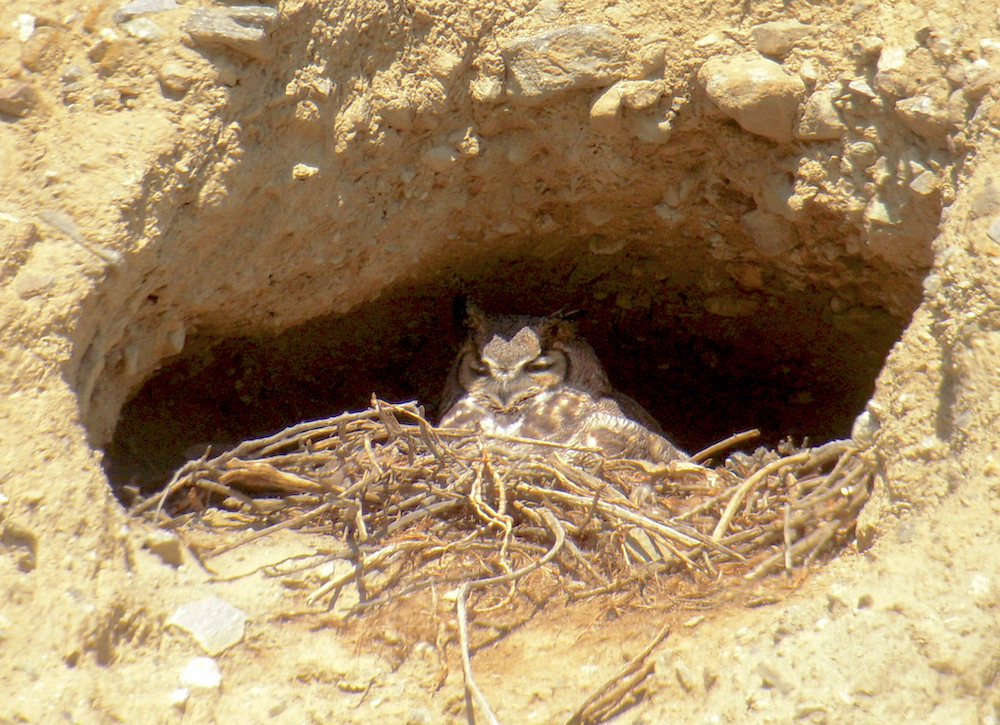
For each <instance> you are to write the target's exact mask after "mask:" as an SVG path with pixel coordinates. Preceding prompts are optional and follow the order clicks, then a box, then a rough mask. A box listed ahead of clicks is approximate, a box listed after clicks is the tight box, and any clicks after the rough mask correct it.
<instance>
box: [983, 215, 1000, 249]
mask: <svg viewBox="0 0 1000 725" xmlns="http://www.w3.org/2000/svg"><path fill="white" fill-rule="evenodd" d="M986 234H987V235H988V236H989V238H990V239H992V240H993V241H994V242H996V243H997V244H1000V216H998V217H996V218H994V219H993V221H991V222H990V225H989V227H987V229H986Z"/></svg>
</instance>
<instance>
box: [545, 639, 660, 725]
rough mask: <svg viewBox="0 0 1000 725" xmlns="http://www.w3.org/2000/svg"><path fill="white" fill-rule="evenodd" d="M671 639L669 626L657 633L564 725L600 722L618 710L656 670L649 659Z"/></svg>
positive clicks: (583, 724)
mask: <svg viewBox="0 0 1000 725" xmlns="http://www.w3.org/2000/svg"><path fill="white" fill-rule="evenodd" d="M668 636H670V625H669V624H668V625H666V626H665V627H663V629H661V630H660V631H659V632H657V634H656V636H655V637H653V639H652V640H651V641H650V643H649V644H648V645H646V648H645V649H644V650H643V651H642V652H640V653H639V654H637V655H636V656H635V657H633V658H632V659H630V660H629V661H628V663H627V664H626V665H625V666H624V667H622V668H621V669H620V670H619V671H618V672H616V673H615V674H614V675H613V676H612V677H611V678H610V679H609V680H607V681H606V682H605V683H604V684H603V685H601V686H600V687H599V688H597V690H595V691H594V692H593V694H591V695H590V697H588V698H587V699H586V700H584V701H583V704H581V705H580V707H578V708H577V709H576V710H575V711H574V712H573V714H572V715H570V716H569V719H568V720H566V722H565V723H564V724H563V725H587V723H594V722H599V721H600V719H602V715H604V714H605V713H607V712H609V711H610V710H611V709H612V708H614V707H615V705H616V704H617V703H619V702H620V701H621V700H622V698H624V696H625V695H627V694H628V693H629V692H630V691H631V690H632V689H633V688H635V686H636V685H638V684H639V683H640V682H642V681H643V680H645V679H646V678H647V677H648V676H649V674H650V673H651V672H652V671H653V670H654V668H655V663H653V662H646V661H645V660H646V658H647V657H649V655H650V654H651V653H652V652H653V650H654V649H656V648H657V647H658V646H659V644H660V643H661V642H662V641H663V640H665V639H666V638H667V637H668Z"/></svg>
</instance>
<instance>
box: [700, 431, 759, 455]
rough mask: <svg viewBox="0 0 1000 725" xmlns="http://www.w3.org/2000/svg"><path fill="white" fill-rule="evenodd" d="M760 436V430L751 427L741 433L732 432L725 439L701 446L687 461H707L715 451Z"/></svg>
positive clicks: (719, 451)
mask: <svg viewBox="0 0 1000 725" xmlns="http://www.w3.org/2000/svg"><path fill="white" fill-rule="evenodd" d="M758 436H760V430H759V429H757V428H753V429H752V430H746V431H743V432H742V433H734V434H733V435H731V436H729V437H728V438H726V439H725V440H721V441H719V442H718V443H713V444H712V445H710V446H709V447H708V448H703V449H701V450H700V451H698V452H697V453H695V454H694V455H692V456H691V457H690V458H688V460H689V461H691V462H692V463H701V462H703V461H707V460H708V459H709V458H711V457H712V456H714V455H715V454H716V453H721V452H722V451H726V450H729V449H730V448H735V447H736V446H738V445H741V444H743V443H746V442H747V441H752V440H753V439H754V438H757V437H758Z"/></svg>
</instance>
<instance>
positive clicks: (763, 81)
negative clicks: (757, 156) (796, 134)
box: [698, 56, 805, 143]
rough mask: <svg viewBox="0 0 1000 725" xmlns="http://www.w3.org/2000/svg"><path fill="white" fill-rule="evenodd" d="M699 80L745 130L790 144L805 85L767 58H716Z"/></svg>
mask: <svg viewBox="0 0 1000 725" xmlns="http://www.w3.org/2000/svg"><path fill="white" fill-rule="evenodd" d="M698 81H699V83H700V84H701V85H702V87H703V88H704V89H705V92H706V93H707V94H708V97H709V98H710V99H711V100H712V102H713V103H715V105H716V106H718V107H719V109H720V110H722V112H723V113H725V114H726V115H727V116H730V117H731V118H733V119H734V120H735V121H736V122H737V123H738V124H739V125H740V126H741V127H742V128H743V129H744V130H745V131H748V132H750V133H753V134H757V135H758V136H764V137H765V138H770V139H774V140H775V141H778V142H781V143H787V142H788V141H791V139H792V121H793V120H794V118H795V113H796V111H797V109H798V105H799V98H800V97H801V96H802V94H803V93H805V84H803V82H802V80H801V79H799V78H798V77H796V76H793V75H790V74H788V73H786V72H785V70H784V68H782V67H781V66H780V65H779V64H778V63H775V62H774V61H773V60H767V59H766V58H738V57H726V56H723V57H716V58H711V59H709V60H708V61H706V62H705V63H704V65H702V67H701V70H699V71H698Z"/></svg>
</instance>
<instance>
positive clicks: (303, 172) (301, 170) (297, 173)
mask: <svg viewBox="0 0 1000 725" xmlns="http://www.w3.org/2000/svg"><path fill="white" fill-rule="evenodd" d="M318 173H319V167H318V166H310V165H309V164H301V163H299V164H295V166H293V167H292V178H293V179H294V180H295V181H305V180H306V179H311V178H312V177H314V176H315V175H316V174H318Z"/></svg>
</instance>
